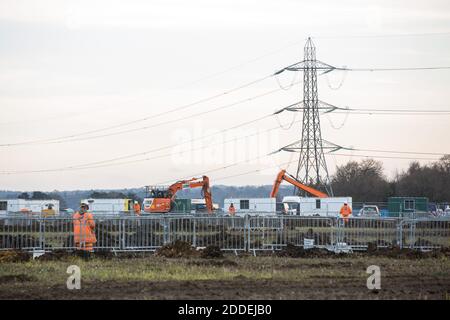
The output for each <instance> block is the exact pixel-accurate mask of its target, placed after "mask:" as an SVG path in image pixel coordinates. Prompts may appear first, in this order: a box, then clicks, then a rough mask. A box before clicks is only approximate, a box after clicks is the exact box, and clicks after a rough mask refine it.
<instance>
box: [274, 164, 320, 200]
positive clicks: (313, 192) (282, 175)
mask: <svg viewBox="0 0 450 320" xmlns="http://www.w3.org/2000/svg"><path fill="white" fill-rule="evenodd" d="M283 180H284V181H286V182H289V183H290V184H292V185H294V186H295V187H297V188H299V189H301V190H303V191H306V192H308V193H309V194H311V195H312V196H314V197H317V198H328V195H327V194H326V193H323V192H321V191H319V190H316V189H314V188H312V187H308V186H306V185H304V184H303V183H301V182H299V181H298V180H297V179H295V178H294V177H293V176H291V175H290V174H288V173H286V170H281V171H280V173H278V175H277V178H276V180H275V182H274V183H273V187H272V192H271V193H270V197H271V198H275V197H276V196H277V194H278V190H279V189H280V184H281V182H283Z"/></svg>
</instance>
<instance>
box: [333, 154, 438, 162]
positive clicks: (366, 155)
mask: <svg viewBox="0 0 450 320" xmlns="http://www.w3.org/2000/svg"><path fill="white" fill-rule="evenodd" d="M326 155H332V156H345V157H363V158H380V159H403V160H429V161H439V160H440V159H436V158H417V157H397V156H379V155H368V154H345V153H326Z"/></svg>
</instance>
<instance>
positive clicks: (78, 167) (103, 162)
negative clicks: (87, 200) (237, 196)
mask: <svg viewBox="0 0 450 320" xmlns="http://www.w3.org/2000/svg"><path fill="white" fill-rule="evenodd" d="M270 116H272V114H270V115H266V116H263V117H260V118H257V119H254V120H251V121H247V122H243V123H240V124H238V125H235V126H233V127H230V128H227V129H223V130H221V131H218V132H214V133H211V134H209V135H205V136H201V137H198V138H193V139H190V140H188V141H184V142H181V143H177V144H173V145H169V146H164V147H160V148H155V149H151V150H147V151H144V152H139V153H134V154H129V155H125V156H120V157H116V158H112V159H107V160H101V161H95V162H89V163H85V164H80V165H74V166H68V167H61V168H55V169H42V170H28V171H9V172H8V171H3V172H0V174H22V173H44V172H59V171H71V170H81V169H93V168H101V167H108V166H115V165H122V164H129V163H137V162H142V161H147V160H153V159H157V158H164V157H168V156H171V155H172V154H165V155H160V156H155V157H153V158H147V159H137V160H131V161H127V162H122V163H111V164H109V165H107V163H110V162H115V161H119V160H124V159H129V158H134V157H138V156H143V155H146V154H149V153H154V152H157V151H162V150H166V149H170V148H174V147H177V146H179V145H183V144H186V143H191V142H194V141H198V140H202V139H206V138H209V137H212V136H215V135H219V134H222V133H224V132H227V131H230V130H233V129H236V128H239V127H242V126H246V125H249V124H251V123H255V122H258V121H261V120H263V119H266V118H269V117H270ZM276 129H279V126H276V127H273V128H270V129H267V130H266V131H263V132H267V131H272V130H276ZM249 136H253V135H249ZM249 136H246V137H249ZM246 137H244V138H246ZM241 139H242V138H241ZM234 140H238V138H233V139H231V140H229V141H226V142H230V141H234ZM226 142H222V143H219V144H223V143H226ZM210 146H211V145H209V146H206V147H201V148H198V149H205V148H208V147H210ZM194 150H196V149H194ZM194 150H193V151H194Z"/></svg>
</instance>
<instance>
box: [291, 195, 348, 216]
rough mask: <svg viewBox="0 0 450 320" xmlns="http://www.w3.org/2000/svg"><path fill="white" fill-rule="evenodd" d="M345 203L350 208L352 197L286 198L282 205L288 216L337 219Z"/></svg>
mask: <svg viewBox="0 0 450 320" xmlns="http://www.w3.org/2000/svg"><path fill="white" fill-rule="evenodd" d="M344 203H347V204H348V205H349V206H350V208H351V207H352V197H329V198H305V197H298V196H287V197H284V198H283V204H284V207H285V209H288V210H287V213H288V214H291V215H300V216H321V217H339V215H340V214H339V212H340V210H341V208H342V206H343V205H344Z"/></svg>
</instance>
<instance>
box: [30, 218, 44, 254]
mask: <svg viewBox="0 0 450 320" xmlns="http://www.w3.org/2000/svg"><path fill="white" fill-rule="evenodd" d="M31 222H32V223H31V225H33V220H31ZM39 245H40V249H41V250H45V219H44V218H43V217H40V218H39Z"/></svg>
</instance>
